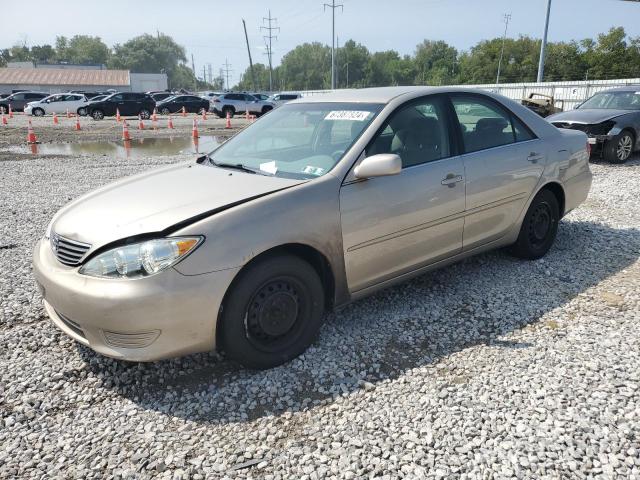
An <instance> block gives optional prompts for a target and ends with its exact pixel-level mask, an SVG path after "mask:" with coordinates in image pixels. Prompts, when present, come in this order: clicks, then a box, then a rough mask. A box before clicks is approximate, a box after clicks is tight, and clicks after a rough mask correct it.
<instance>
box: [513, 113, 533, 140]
mask: <svg viewBox="0 0 640 480" xmlns="http://www.w3.org/2000/svg"><path fill="white" fill-rule="evenodd" d="M511 122H512V123H513V131H514V132H515V136H516V142H524V141H526V140H533V139H534V138H535V137H534V136H533V134H532V133H531V132H530V131H529V129H528V128H527V127H525V126H524V124H523V123H522V122H521V121H520V120H518V119H517V118H515V117H511Z"/></svg>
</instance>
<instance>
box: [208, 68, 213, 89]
mask: <svg viewBox="0 0 640 480" xmlns="http://www.w3.org/2000/svg"><path fill="white" fill-rule="evenodd" d="M207 69H208V70H209V83H210V84H212V85H213V71H212V69H211V64H210V63H207Z"/></svg>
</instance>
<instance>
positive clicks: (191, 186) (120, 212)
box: [52, 163, 307, 249]
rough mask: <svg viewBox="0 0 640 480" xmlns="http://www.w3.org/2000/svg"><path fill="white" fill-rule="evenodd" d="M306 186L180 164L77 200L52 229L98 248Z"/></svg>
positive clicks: (215, 168) (288, 181) (298, 181)
mask: <svg viewBox="0 0 640 480" xmlns="http://www.w3.org/2000/svg"><path fill="white" fill-rule="evenodd" d="M306 181H307V180H292V179H286V178H279V177H268V176H265V175H260V174H250V173H244V172H241V171H238V170H231V169H224V168H218V167H212V166H203V165H199V164H197V163H189V164H185V163H182V164H178V165H174V166H171V167H167V168H163V169H160V170H155V171H151V172H148V173H143V174H140V175H136V176H133V177H129V178H125V179H123V180H119V181H117V182H114V183H112V184H109V185H106V186H104V187H102V188H100V189H98V190H94V191H93V192H90V193H88V194H86V195H84V196H82V197H80V198H78V199H77V200H75V201H73V202H71V203H70V204H68V205H67V206H65V207H64V208H63V209H62V210H60V211H59V212H58V213H57V214H56V216H55V217H54V220H53V223H52V230H53V231H54V232H55V233H57V234H58V235H61V236H63V237H67V238H69V239H72V240H77V241H80V242H85V243H89V244H91V245H92V248H93V249H96V248H100V247H101V246H104V245H106V244H108V243H111V242H113V241H116V240H121V239H124V238H128V237H132V236H135V235H141V234H149V233H156V232H162V231H165V230H168V229H171V227H174V226H175V225H176V224H179V223H182V222H188V221H194V220H195V219H199V218H203V217H206V216H209V215H213V214H214V213H216V212H217V211H220V210H223V209H225V208H230V207H232V206H235V205H238V204H240V203H244V202H246V201H248V200H251V199H254V198H257V197H260V196H264V195H266V194H269V193H272V192H276V191H278V190H282V189H286V188H289V187H292V186H295V185H298V184H301V183H304V182H306Z"/></svg>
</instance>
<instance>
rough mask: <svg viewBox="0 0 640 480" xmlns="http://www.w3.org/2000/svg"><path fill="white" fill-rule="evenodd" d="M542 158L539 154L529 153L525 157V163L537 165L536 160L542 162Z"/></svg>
mask: <svg viewBox="0 0 640 480" xmlns="http://www.w3.org/2000/svg"><path fill="white" fill-rule="evenodd" d="M543 157H544V155H542V154H541V153H537V152H531V153H530V154H529V156H528V157H527V161H529V162H531V163H538V160H542V158H543Z"/></svg>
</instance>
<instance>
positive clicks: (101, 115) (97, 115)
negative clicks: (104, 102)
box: [91, 110, 104, 120]
mask: <svg viewBox="0 0 640 480" xmlns="http://www.w3.org/2000/svg"><path fill="white" fill-rule="evenodd" d="M91 116H92V117H93V119H94V120H102V119H103V118H104V112H103V111H102V110H94V111H93V112H91Z"/></svg>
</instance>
